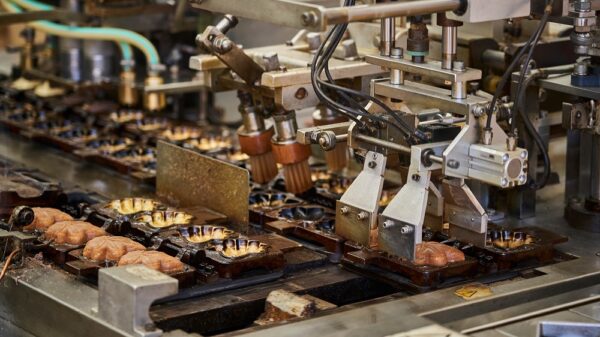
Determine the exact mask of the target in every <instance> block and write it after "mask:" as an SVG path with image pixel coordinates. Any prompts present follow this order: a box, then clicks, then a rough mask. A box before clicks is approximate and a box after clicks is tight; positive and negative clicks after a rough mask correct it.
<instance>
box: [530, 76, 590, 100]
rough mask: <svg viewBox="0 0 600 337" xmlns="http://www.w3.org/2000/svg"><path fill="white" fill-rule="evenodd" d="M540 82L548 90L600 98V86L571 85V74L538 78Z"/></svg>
mask: <svg viewBox="0 0 600 337" xmlns="http://www.w3.org/2000/svg"><path fill="white" fill-rule="evenodd" d="M538 82H539V83H540V87H542V88H545V89H548V90H553V91H559V92H564V93H567V94H570V95H575V96H581V97H585V98H589V99H595V100H600V88H597V87H575V86H573V85H571V75H564V76H558V77H554V78H548V79H540V80H538Z"/></svg>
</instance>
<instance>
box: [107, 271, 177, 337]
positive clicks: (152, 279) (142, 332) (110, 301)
mask: <svg viewBox="0 0 600 337" xmlns="http://www.w3.org/2000/svg"><path fill="white" fill-rule="evenodd" d="M178 284H179V282H178V281H177V280H176V279H174V278H172V277H170V276H168V275H166V274H163V273H160V272H158V271H155V270H154V269H150V268H148V267H146V266H144V265H128V266H122V267H113V268H103V269H101V270H99V271H98V316H99V317H100V318H102V319H103V320H105V321H106V322H108V323H109V324H112V325H113V326H115V327H116V328H118V329H121V330H123V331H125V332H126V333H128V334H131V335H133V336H136V337H158V336H161V335H162V331H161V330H160V329H157V328H156V327H155V326H154V323H153V322H152V320H151V319H150V316H149V309H150V305H152V302H154V301H155V300H158V299H160V298H163V297H166V296H169V295H174V294H177V290H178Z"/></svg>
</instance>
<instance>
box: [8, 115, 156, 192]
mask: <svg viewBox="0 0 600 337" xmlns="http://www.w3.org/2000/svg"><path fill="white" fill-rule="evenodd" d="M0 155H2V156H4V157H6V158H8V159H9V160H12V161H15V162H17V163H20V164H23V165H26V166H27V167H31V168H37V169H39V170H40V171H41V172H43V173H44V174H46V175H48V176H50V177H51V178H55V179H57V180H59V181H61V182H62V183H63V186H65V185H66V186H73V185H78V186H81V187H82V188H84V189H87V190H90V191H94V192H96V193H99V194H101V195H104V196H106V197H110V198H118V197H127V196H140V197H141V196H151V195H153V194H154V188H153V187H152V186H150V185H147V184H144V183H141V182H139V181H136V180H133V179H131V178H128V177H126V176H124V175H121V174H117V173H116V172H115V171H114V170H111V169H109V168H103V167H100V166H98V165H95V164H92V163H89V162H86V161H84V160H81V159H80V158H77V157H75V156H74V155H70V154H66V153H65V152H64V151H61V150H59V149H55V148H53V147H50V146H48V145H43V144H40V143H39V142H35V141H31V140H28V139H27V138H25V137H21V136H18V135H15V134H13V133H10V132H8V130H6V129H3V128H1V127H0Z"/></svg>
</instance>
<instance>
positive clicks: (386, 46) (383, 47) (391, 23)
mask: <svg viewBox="0 0 600 337" xmlns="http://www.w3.org/2000/svg"><path fill="white" fill-rule="evenodd" d="M380 40H381V42H380V45H379V50H380V52H381V55H384V56H388V55H390V52H391V51H392V48H394V42H395V40H396V18H385V19H381V33H380Z"/></svg>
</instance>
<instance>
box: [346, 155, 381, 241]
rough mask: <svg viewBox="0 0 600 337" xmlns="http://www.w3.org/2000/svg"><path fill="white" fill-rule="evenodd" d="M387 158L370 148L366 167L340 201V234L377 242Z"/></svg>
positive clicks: (366, 157) (354, 238)
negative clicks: (380, 202)
mask: <svg viewBox="0 0 600 337" xmlns="http://www.w3.org/2000/svg"><path fill="white" fill-rule="evenodd" d="M386 162H387V157H386V156H384V155H383V154H381V153H376V152H372V151H369V152H367V154H366V156H365V163H364V166H363V169H362V171H361V172H360V173H359V174H358V176H357V177H356V179H354V181H353V182H352V184H350V186H349V187H348V189H347V190H346V192H344V194H343V195H342V197H341V198H340V200H339V201H338V202H337V204H336V211H335V223H336V225H335V233H336V234H338V235H340V236H341V237H344V238H347V239H348V240H352V241H354V242H357V243H359V244H362V245H365V246H367V247H370V246H375V245H376V241H375V240H376V234H377V233H376V231H377V216H378V211H379V200H380V199H381V192H382V190H383V181H384V178H383V174H384V172H385V165H386Z"/></svg>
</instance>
